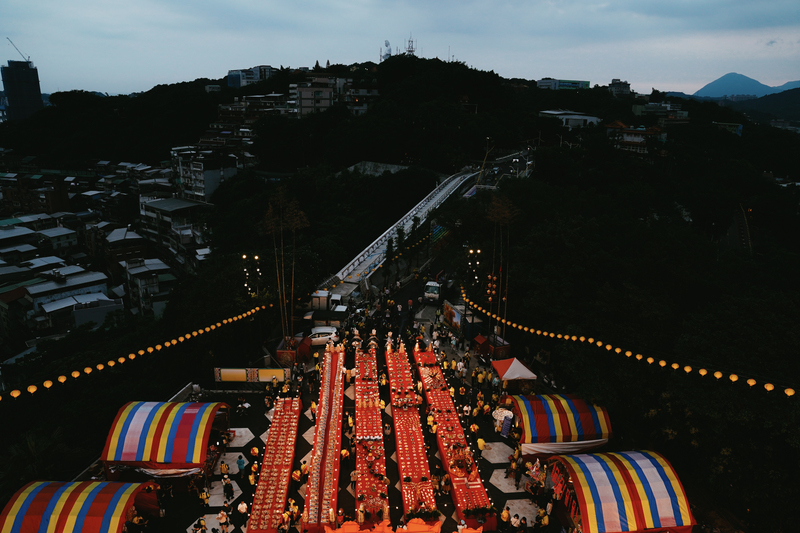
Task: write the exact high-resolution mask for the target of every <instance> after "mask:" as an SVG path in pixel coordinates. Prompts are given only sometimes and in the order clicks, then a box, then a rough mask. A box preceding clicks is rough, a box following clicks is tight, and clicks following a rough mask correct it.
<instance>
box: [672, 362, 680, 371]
mask: <svg viewBox="0 0 800 533" xmlns="http://www.w3.org/2000/svg"><path fill="white" fill-rule="evenodd" d="M680 366H681V365H679V364H678V363H672V370H678V369H679V368H680Z"/></svg>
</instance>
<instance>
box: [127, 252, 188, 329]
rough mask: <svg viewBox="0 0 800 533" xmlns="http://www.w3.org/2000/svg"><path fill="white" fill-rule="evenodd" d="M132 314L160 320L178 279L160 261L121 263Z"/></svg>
mask: <svg viewBox="0 0 800 533" xmlns="http://www.w3.org/2000/svg"><path fill="white" fill-rule="evenodd" d="M120 266H121V267H122V268H123V270H124V272H125V282H126V290H127V295H128V299H129V305H130V309H131V312H133V313H134V314H142V315H144V316H154V317H155V318H160V317H161V315H162V314H163V313H164V309H165V308H166V306H167V300H168V299H169V293H170V291H171V290H172V287H173V286H174V285H175V282H176V281H177V278H176V277H175V276H174V275H173V274H172V273H171V272H170V268H169V266H167V264H166V263H164V262H163V261H161V260H160V259H134V260H132V261H121V262H120Z"/></svg>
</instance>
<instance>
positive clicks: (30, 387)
mask: <svg viewBox="0 0 800 533" xmlns="http://www.w3.org/2000/svg"><path fill="white" fill-rule="evenodd" d="M37 390H39V387H37V386H36V385H28V392H30V393H31V394H33V393H34V392H36V391H37Z"/></svg>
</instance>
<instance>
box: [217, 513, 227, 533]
mask: <svg viewBox="0 0 800 533" xmlns="http://www.w3.org/2000/svg"><path fill="white" fill-rule="evenodd" d="M217 523H219V528H220V529H221V530H222V533H228V513H226V512H225V511H223V510H220V512H219V513H218V514H217Z"/></svg>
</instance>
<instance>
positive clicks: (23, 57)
mask: <svg viewBox="0 0 800 533" xmlns="http://www.w3.org/2000/svg"><path fill="white" fill-rule="evenodd" d="M6 39H8V42H10V43H11V46H13V47H14V49H15V50H16V51H17V52H19V55H21V56H22V59H24V60H25V61H27V62H28V63H30V62H31V56H28V57H25V54H23V53H22V50H20V49H19V48H17V45H16V44H14V41H12V40H11V37H6Z"/></svg>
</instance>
